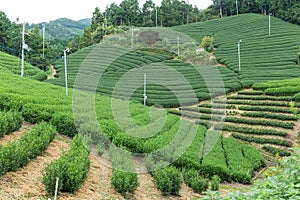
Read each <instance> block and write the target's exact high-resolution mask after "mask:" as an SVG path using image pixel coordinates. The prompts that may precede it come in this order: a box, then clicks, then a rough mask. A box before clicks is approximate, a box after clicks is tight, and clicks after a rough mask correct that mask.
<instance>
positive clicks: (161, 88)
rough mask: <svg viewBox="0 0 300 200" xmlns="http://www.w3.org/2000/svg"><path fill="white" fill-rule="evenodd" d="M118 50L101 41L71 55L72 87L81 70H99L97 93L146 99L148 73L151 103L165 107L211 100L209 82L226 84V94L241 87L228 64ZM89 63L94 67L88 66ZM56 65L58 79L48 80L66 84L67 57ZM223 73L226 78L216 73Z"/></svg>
mask: <svg viewBox="0 0 300 200" xmlns="http://www.w3.org/2000/svg"><path fill="white" fill-rule="evenodd" d="M114 51H115V47H114V46H109V45H101V44H98V45H95V46H91V47H88V48H85V49H83V50H81V51H79V52H76V53H74V54H71V55H70V56H68V62H67V63H68V64H67V65H68V82H69V86H70V87H73V84H74V82H75V80H76V77H77V75H78V72H79V71H80V70H81V71H82V73H84V74H86V75H88V74H90V73H94V74H95V73H97V71H98V73H100V72H101V73H103V74H101V73H100V74H101V78H100V77H98V78H100V81H99V84H98V87H97V89H96V91H97V93H99V94H103V95H107V96H114V97H116V98H121V99H122V98H127V97H131V99H133V100H137V101H140V102H143V90H144V88H143V84H144V80H143V79H144V73H146V74H147V87H146V89H147V97H148V98H147V105H154V104H160V105H163V106H165V107H173V106H178V105H179V103H180V104H183V105H184V104H195V103H197V102H198V101H199V100H204V99H210V96H211V95H212V96H213V95H214V94H213V92H212V91H209V89H208V86H207V84H209V83H208V82H211V84H214V86H217V87H220V89H223V87H225V88H224V89H223V90H224V93H225V92H230V91H235V90H237V89H239V88H240V87H241V85H240V83H239V81H238V79H237V77H236V76H235V73H234V72H232V71H231V70H229V69H227V68H226V67H219V68H216V67H214V66H201V65H200V66H193V65H191V64H189V63H185V62H183V61H181V60H174V54H172V53H168V52H166V51H157V52H155V51H154V52H151V51H136V52H128V51H125V50H124V49H121V48H120V49H119V51H120V52H119V53H118V54H119V55H120V57H118V56H115V55H112V52H114ZM122 52H123V53H122ZM114 57H115V60H114V59H113V58H114ZM87 58H88V59H89V60H88V59H87ZM86 62H89V64H90V65H92V67H89V66H87V64H86ZM55 68H56V69H57V72H58V74H57V76H58V78H56V79H50V80H48V82H50V83H54V84H57V85H61V86H63V85H65V76H64V63H63V60H59V61H58V62H57V63H56V64H55ZM83 68H84V70H83ZM95 68H97V69H95ZM219 73H221V76H222V77H219V76H216V74H219ZM166 75H167V77H166ZM218 78H219V79H220V80H221V79H223V80H224V81H225V83H224V85H223V83H221V84H220V85H217V84H215V82H216V81H220V80H217V79H218ZM97 80H98V79H97ZM120 82H122V83H124V84H120ZM81 84H83V83H81ZM210 93H211V94H210ZM180 100H181V101H180Z"/></svg>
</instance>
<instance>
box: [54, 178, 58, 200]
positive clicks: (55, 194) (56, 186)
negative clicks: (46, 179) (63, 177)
mask: <svg viewBox="0 0 300 200" xmlns="http://www.w3.org/2000/svg"><path fill="white" fill-rule="evenodd" d="M58 181H59V178H58V177H56V184H55V193H54V200H56V199H57V190H58Z"/></svg>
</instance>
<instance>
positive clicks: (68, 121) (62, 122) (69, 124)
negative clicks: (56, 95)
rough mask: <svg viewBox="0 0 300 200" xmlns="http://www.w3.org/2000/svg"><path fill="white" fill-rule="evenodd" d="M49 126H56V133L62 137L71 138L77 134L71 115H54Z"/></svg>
mask: <svg viewBox="0 0 300 200" xmlns="http://www.w3.org/2000/svg"><path fill="white" fill-rule="evenodd" d="M51 124H52V125H54V126H56V129H57V131H58V132H59V133H61V134H63V135H67V136H70V137H73V136H74V135H76V134H77V129H76V126H75V124H74V119H73V116H72V114H71V113H55V114H54V115H53V117H52V119H51Z"/></svg>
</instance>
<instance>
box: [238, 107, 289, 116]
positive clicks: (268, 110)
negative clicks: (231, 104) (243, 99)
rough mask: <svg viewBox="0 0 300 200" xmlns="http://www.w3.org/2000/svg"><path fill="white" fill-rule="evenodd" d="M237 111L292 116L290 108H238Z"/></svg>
mask: <svg viewBox="0 0 300 200" xmlns="http://www.w3.org/2000/svg"><path fill="white" fill-rule="evenodd" d="M239 110H246V111H263V112H275V113H291V114H293V112H292V110H291V109H290V108H280V107H260V106H239Z"/></svg>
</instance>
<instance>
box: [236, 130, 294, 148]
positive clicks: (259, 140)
mask: <svg viewBox="0 0 300 200" xmlns="http://www.w3.org/2000/svg"><path fill="white" fill-rule="evenodd" d="M232 137H234V138H237V139H240V140H244V141H247V142H255V143H258V144H277V145H280V146H285V147H291V144H290V142H289V141H287V140H281V139H275V138H260V137H253V136H246V135H240V134H236V133H232Z"/></svg>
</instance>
